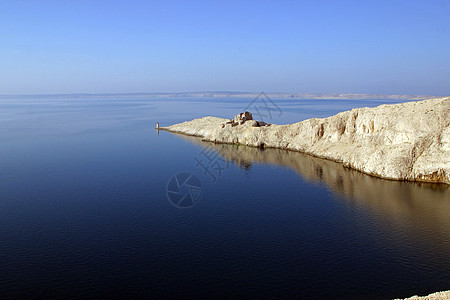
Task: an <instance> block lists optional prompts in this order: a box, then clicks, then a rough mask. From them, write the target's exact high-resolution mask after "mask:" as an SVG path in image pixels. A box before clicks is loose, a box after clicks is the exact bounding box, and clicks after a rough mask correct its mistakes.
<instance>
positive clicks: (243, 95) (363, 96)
mask: <svg viewBox="0 0 450 300" xmlns="http://www.w3.org/2000/svg"><path fill="white" fill-rule="evenodd" d="M261 95H266V96H267V97H270V98H274V99H279V98H292V99H405V100H424V99H430V98H435V97H436V95H397V94H395V95H392V94H390V95H386V94H337V93H335V94H311V93H310V94H306V93H262V92H259V93H258V92H256V93H255V92H226V91H224V92H221V91H219V92H218V91H212V92H209V91H206V92H180V93H119V94H87V93H83V94H81V93H80V94H38V95H0V99H1V98H109V97H111V98H112V97H114V98H117V97H124V98H148V97H158V98H165V97H192V98H203V97H208V98H256V97H258V96H261ZM441 96H442V95H441Z"/></svg>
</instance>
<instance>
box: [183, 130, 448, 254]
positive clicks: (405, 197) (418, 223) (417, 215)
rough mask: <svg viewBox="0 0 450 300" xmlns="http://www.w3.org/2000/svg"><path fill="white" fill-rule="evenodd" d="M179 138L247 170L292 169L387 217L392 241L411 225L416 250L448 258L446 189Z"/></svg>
mask: <svg viewBox="0 0 450 300" xmlns="http://www.w3.org/2000/svg"><path fill="white" fill-rule="evenodd" d="M180 136H182V137H183V138H184V139H186V140H189V141H190V142H193V143H196V144H199V145H201V146H202V147H205V148H206V147H212V148H213V149H214V150H215V151H216V152H217V153H218V154H219V155H220V156H221V157H223V158H224V159H226V160H227V161H231V162H233V163H234V164H235V165H237V166H240V167H241V168H243V169H246V170H250V169H251V168H252V166H253V165H255V164H271V165H278V166H284V167H288V168H292V169H294V170H295V171H296V172H297V173H298V175H300V176H301V177H302V178H303V179H305V180H307V181H309V182H312V183H317V184H323V185H325V186H326V187H327V188H329V189H330V190H331V191H332V192H333V193H335V194H336V196H338V197H337V199H339V201H346V202H348V203H350V204H351V205H353V206H355V207H357V208H361V209H370V210H373V211H374V212H375V213H376V214H379V215H380V216H381V217H384V218H386V221H387V223H385V225H386V224H388V225H389V224H390V225H392V226H391V227H390V229H389V233H390V234H391V235H392V236H391V238H393V239H398V240H402V239H404V238H405V237H404V236H402V234H405V232H404V230H403V231H402V229H401V228H402V227H408V226H410V227H412V229H413V230H411V231H410V232H408V234H409V236H408V238H413V239H415V240H416V241H417V243H418V244H417V247H423V246H426V247H431V248H432V249H433V252H434V253H436V252H439V253H440V254H443V255H446V254H447V253H450V187H449V186H448V185H445V184H430V183H415V182H399V181H391V180H384V179H380V178H376V177H373V176H369V175H366V174H363V173H361V172H358V171H355V170H352V169H349V168H345V167H343V166H342V164H340V163H337V162H334V161H330V160H325V159H321V158H317V157H313V156H311V155H307V154H303V153H299V152H294V151H286V150H282V149H260V148H253V147H246V146H240V145H228V144H214V143H209V142H203V141H202V140H201V139H200V138H197V137H189V136H184V135H180ZM389 222H391V223H392V224H391V223H389ZM394 224H395V225H394ZM399 225H400V226H399ZM399 227H400V229H399ZM396 235H397V236H396ZM411 235H412V236H411ZM421 243H426V245H424V244H421Z"/></svg>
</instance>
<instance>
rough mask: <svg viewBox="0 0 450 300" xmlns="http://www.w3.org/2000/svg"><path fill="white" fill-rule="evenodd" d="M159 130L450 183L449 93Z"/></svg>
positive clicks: (380, 174) (386, 175)
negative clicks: (324, 114)
mask: <svg viewBox="0 0 450 300" xmlns="http://www.w3.org/2000/svg"><path fill="white" fill-rule="evenodd" d="M158 129H160V130H167V131H170V132H174V133H181V134H186V135H192V136H199V137H202V138H203V140H205V141H210V142H214V143H226V144H242V145H246V146H252V147H262V148H264V147H268V148H280V149H287V150H293V151H299V152H303V153H307V154H310V155H313V156H317V157H321V158H326V159H330V160H334V161H337V162H341V163H342V164H343V165H344V166H345V167H350V168H353V169H356V170H359V171H361V172H364V173H366V174H370V175H373V176H377V177H381V178H385V179H392V180H406V181H421V182H434V183H445V184H450V97H444V98H438V99H430V100H424V101H417V102H407V103H401V104H394V105H381V106H378V107H375V108H356V109H352V110H350V111H345V112H341V113H339V114H337V115H335V116H331V117H328V118H323V119H317V118H315V119H309V120H305V121H302V122H299V123H294V124H289V125H275V124H267V123H264V122H261V121H256V120H253V117H252V115H251V114H250V113H248V112H245V113H242V114H239V115H237V116H236V117H235V118H234V119H222V118H216V117H204V118H200V119H195V120H192V121H187V122H183V123H180V124H175V125H172V126H169V127H160V128H158Z"/></svg>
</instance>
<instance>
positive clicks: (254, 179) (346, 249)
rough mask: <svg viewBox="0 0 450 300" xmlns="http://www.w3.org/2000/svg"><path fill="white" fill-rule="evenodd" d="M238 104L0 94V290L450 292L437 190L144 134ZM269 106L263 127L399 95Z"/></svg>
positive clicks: (5, 293)
mask: <svg viewBox="0 0 450 300" xmlns="http://www.w3.org/2000/svg"><path fill="white" fill-rule="evenodd" d="M250 101H251V99H224V98H199V99H194V98H190V99H189V98H167V99H157V98H126V97H123V98H101V97H98V98H95V97H92V98H58V97H47V98H46V97H37V98H33V97H30V98H26V99H6V98H2V99H0V298H2V299H6V298H37V299H40V298H112V297H149V296H154V297H177V298H183V297H217V296H219V297H226V298H236V297H245V296H252V297H258V298H259V297H283V298H285V297H297V298H342V299H389V298H393V297H407V296H411V295H414V294H428V293H431V292H435V291H439V290H445V289H449V288H450V196H449V195H450V189H449V188H448V187H447V186H443V185H431V184H414V183H405V182H393V181H386V180H381V179H377V178H373V177H370V176H367V175H364V174H361V173H359V172H356V171H352V170H349V169H345V168H343V167H342V166H341V165H339V164H337V163H334V162H331V161H326V160H321V159H317V158H313V157H310V156H307V155H303V154H301V153H295V152H286V151H282V150H274V149H266V150H260V149H255V148H247V147H243V146H231V145H214V144H210V143H204V142H202V141H201V140H199V139H197V138H192V137H186V136H180V135H174V134H171V133H168V132H157V131H156V130H154V127H155V123H156V122H159V123H160V124H161V126H165V125H170V124H173V123H177V122H181V121H186V120H190V119H193V118H197V117H201V116H206V115H213V116H219V117H228V118H231V117H232V116H233V115H235V114H237V113H239V112H241V111H243V109H245V108H246V107H247V105H248V104H249V103H250ZM273 101H274V102H273V103H275V104H276V107H275V106H273V103H271V102H268V103H266V104H268V105H269V106H271V107H270V108H271V109H272V110H271V113H270V114H269V112H268V111H265V110H264V109H265V108H267V107H266V106H264V105H263V104H261V103H259V104H258V103H255V104H254V105H259V106H257V107H256V109H258V107H259V112H260V113H261V116H263V117H265V118H266V119H265V121H268V122H272V123H276V124H284V123H292V122H297V121H301V120H304V119H306V118H311V117H326V116H330V115H333V114H335V113H337V112H340V111H343V110H347V109H351V108H355V107H364V106H377V105H380V104H383V103H396V102H398V101H388V100H295V99H286V100H277V99H274V100H273ZM249 110H251V111H253V112H255V107H250V108H249ZM280 111H281V112H282V114H281V115H280ZM202 166H203V167H202ZM177 174H178V176H176V175H177ZM183 174H188V175H183ZM191 175H192V177H190V176H191ZM174 176H175V179H173V178H174ZM188 178H189V179H188ZM186 179H188V181H187V182H186V184H183V183H184V181H185V180H186ZM194 179H195V180H194ZM174 184H175V185H174ZM168 191H169V192H168ZM184 196H186V197H185V198H183V197H184ZM177 197H178V198H177ZM180 199H181V200H182V201H181V202H179V201H178V200H180ZM188 200H189V201H191V202H186V201H188ZM183 201H184V202H183ZM193 202H195V203H193ZM192 204H193V205H192ZM177 205H178V206H177ZM180 206H189V207H187V208H179V207H180Z"/></svg>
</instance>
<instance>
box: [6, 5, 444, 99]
mask: <svg viewBox="0 0 450 300" xmlns="http://www.w3.org/2000/svg"><path fill="white" fill-rule="evenodd" d="M214 90H217V91H265V92H299V93H335V92H336V93H381V94H390V93H399V94H428V95H449V94H450V0H422V1H420V0H403V1H400V0H385V1H384V0H373V1H364V0H357V1H337V0H336V1H320V0H311V1H308V0H304V1H300V0H298V1H287V0H286V1H283V0H278V1H275V0H273V1H262V0H260V1H245V0H241V1H231V0H224V1H220V0H214V1H213V0H211V1H188V0H186V1H170V0H160V1H137V0H136V1H125V0H124V1H113V0H103V1H100V0H88V1H83V0H73V1H64V0H52V1H50V0H48V1H47V0H31V1H22V0H11V1H7V0H0V94H33V93H127V92H179V91H214Z"/></svg>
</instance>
